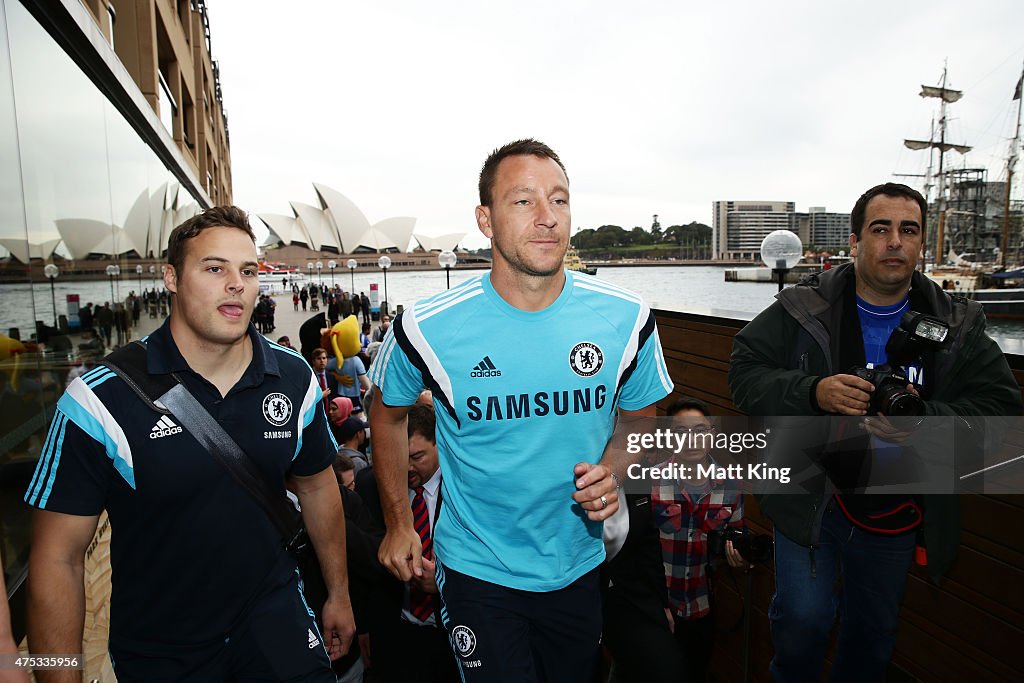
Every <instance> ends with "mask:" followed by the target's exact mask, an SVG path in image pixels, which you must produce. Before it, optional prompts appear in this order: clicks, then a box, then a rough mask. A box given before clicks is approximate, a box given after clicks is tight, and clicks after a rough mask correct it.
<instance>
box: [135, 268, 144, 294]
mask: <svg viewBox="0 0 1024 683" xmlns="http://www.w3.org/2000/svg"><path fill="white" fill-rule="evenodd" d="M135 274H136V275H138V276H139V294H140V295H141V294H142V266H135Z"/></svg>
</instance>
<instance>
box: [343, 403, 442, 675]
mask: <svg viewBox="0 0 1024 683" xmlns="http://www.w3.org/2000/svg"><path fill="white" fill-rule="evenodd" d="M434 430H435V418H434V409H433V408H431V407H430V406H423V405H417V406H413V407H412V408H411V409H410V411H409V418H408V427H407V433H408V439H409V469H408V475H407V484H408V488H407V491H408V494H407V501H408V502H407V503H406V504H407V505H408V506H409V508H410V510H411V511H412V515H413V523H414V526H415V528H416V531H417V533H418V534H419V537H420V543H421V547H422V550H423V568H424V571H423V574H422V576H419V577H416V576H414V577H412V579H410V580H409V581H406V582H401V583H399V582H394V585H392V586H388V585H384V586H379V587H378V589H377V590H376V592H375V595H374V598H375V601H376V603H377V605H378V608H377V613H376V614H374V615H373V616H372V618H371V621H370V623H369V633H370V646H371V648H372V652H373V662H374V665H373V669H374V672H375V673H376V675H377V676H379V677H380V678H381V680H382V681H383V683H404V682H405V681H423V683H457V681H459V670H458V664H457V662H456V661H455V656H454V655H453V654H452V650H451V646H450V645H449V643H448V635H447V633H446V632H445V630H444V626H443V624H442V623H441V618H440V614H439V613H438V596H437V593H438V590H437V583H436V582H435V580H434V558H433V530H434V528H435V527H436V524H437V514H438V511H439V509H440V508H441V507H442V501H441V498H442V495H441V471H440V469H439V468H438V458H437V443H436V440H435V436H434ZM372 471H373V470H372V468H371V470H370V472H371V473H372ZM356 485H357V486H358V487H359V488H357V490H358V491H359V493H360V495H361V496H363V499H364V501H366V502H367V504H368V505H369V506H370V508H371V510H372V512H373V514H374V515H375V516H376V517H378V518H379V517H380V516H381V515H382V512H381V510H380V508H379V502H380V493H379V489H378V487H377V482H376V480H375V479H374V477H372V476H369V477H368V476H366V475H360V477H359V479H358V480H357V484H356Z"/></svg>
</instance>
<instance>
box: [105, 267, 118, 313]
mask: <svg viewBox="0 0 1024 683" xmlns="http://www.w3.org/2000/svg"><path fill="white" fill-rule="evenodd" d="M120 274H121V266H116V265H115V266H107V276H108V277H109V278H110V305H111V306H113V305H114V304H115V303H116V302H117V298H116V297H114V278H116V277H117V276H118V275H120Z"/></svg>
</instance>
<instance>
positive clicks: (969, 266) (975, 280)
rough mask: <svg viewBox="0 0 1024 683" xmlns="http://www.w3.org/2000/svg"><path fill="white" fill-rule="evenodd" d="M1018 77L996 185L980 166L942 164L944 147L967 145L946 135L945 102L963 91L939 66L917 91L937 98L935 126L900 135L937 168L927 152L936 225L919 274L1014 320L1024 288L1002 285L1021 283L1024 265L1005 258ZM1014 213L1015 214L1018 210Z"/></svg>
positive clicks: (1021, 311)
mask: <svg viewBox="0 0 1024 683" xmlns="http://www.w3.org/2000/svg"><path fill="white" fill-rule="evenodd" d="M1022 83H1024V69H1022V73H1021V77H1020V79H1019V80H1018V81H1017V87H1016V89H1015V91H1014V94H1013V101H1016V102H1017V119H1016V125H1015V127H1014V132H1013V136H1012V139H1011V141H1010V152H1009V155H1008V157H1007V174H1006V183H1005V187H1004V188H999V187H998V186H999V183H990V182H988V181H987V179H986V174H987V171H986V169H983V168H950V169H947V168H945V154H946V152H949V151H956V152H958V153H960V154H966V153H967V152H969V151H970V150H971V147H970V146H969V145H966V144H957V143H951V142H949V141H948V140H947V138H946V122H947V115H946V106H947V105H949V104H953V103H955V102H957V101H959V100H960V98H962V97H963V94H964V93H963V91H961V90H953V89H952V88H949V87H947V86H948V78H947V70H946V68H945V67H944V68H943V70H942V79H941V81H940V84H939V85H937V86H929V85H922V86H921V93H920V95H921V97H927V98H937V99H939V101H940V104H939V122H938V130H937V131H936V127H935V124H934V120H933V123H932V129H931V135H930V136H929V139H928V140H904V145H905V146H906V147H907V148H908V149H912V150H928V151H929V154H930V155H931V153H932V151H933V150H937V151H938V173H937V174H935V175H934V176H933V174H932V162H931V158H930V159H929V163H928V170H927V172H926V173H925V174H924V179H925V182H924V190H925V195H926V197H927V198H928V199H929V200H932V198H931V197H930V196H929V195H931V189H932V187H933V186H934V183H933V181H937V183H938V192H937V194H936V197H935V198H934V201H930V203H931V204H932V205H933V206H934V207H935V213H936V214H937V215H936V218H937V220H935V221H931V222H932V223H933V224H935V225H937V228H936V231H935V242H934V247H933V248H934V251H933V253H934V255H935V257H934V262H933V263H931V264H926V267H925V275H926V276H928V277H929V278H931V279H932V280H933V281H935V282H936V283H938V284H940V285H941V286H942V287H943V289H946V290H951V291H955V292H958V293H960V294H961V295H963V296H966V297H968V298H972V299H975V300H977V301H978V302H980V303H981V304H982V305H983V306H984V308H985V314H986V315H987V316H989V317H992V318H1009V319H1017V320H1024V288H1021V287H1019V286H1018V287H1007V285H1010V284H1018V285H1020V284H1024V268H1020V267H1019V266H1018V267H1017V268H1016V269H1009V270H1008V269H1007V259H1008V258H1009V255H1010V252H1011V241H1010V220H1011V216H1012V214H1013V213H1014V212H1013V211H1012V210H1011V209H1012V205H1011V200H1010V197H1011V191H1012V187H1013V175H1014V170H1015V167H1016V162H1017V153H1018V151H1019V149H1020V123H1021V86H1022ZM936 133H937V134H938V139H937V140H936ZM901 175H909V174H901ZM919 177H920V176H919ZM999 189H1002V190H1003V191H1002V193H1000V194H1001V196H999V197H995V196H993V190H995V191H998V190H999ZM998 205H1001V206H998ZM998 209H1001V214H1002V215H1001V216H999V215H998V213H999V211H998ZM1017 214H1018V215H1019V214H1020V211H1019V210H1018V211H1017ZM997 221H998V223H1000V224H1001V230H996V229H994V227H993V226H994V225H995V224H996V223H997ZM1019 231H1020V228H1019V226H1018V227H1017V232H1018V233H1019ZM1020 238H1021V236H1020V235H1019V234H1017V235H1016V241H1018V242H1019V240H1020ZM996 245H998V246H996ZM1019 257H1020V248H1019V246H1018V248H1017V258H1018V259H1019Z"/></svg>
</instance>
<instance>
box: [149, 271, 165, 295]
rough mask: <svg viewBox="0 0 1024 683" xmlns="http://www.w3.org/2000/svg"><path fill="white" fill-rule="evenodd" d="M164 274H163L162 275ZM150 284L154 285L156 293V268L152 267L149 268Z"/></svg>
mask: <svg viewBox="0 0 1024 683" xmlns="http://www.w3.org/2000/svg"><path fill="white" fill-rule="evenodd" d="M162 274H163V273H161V275H162ZM149 284H151V285H153V291H154V292H155V291H156V266H155V265H151V266H150V267H149Z"/></svg>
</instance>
